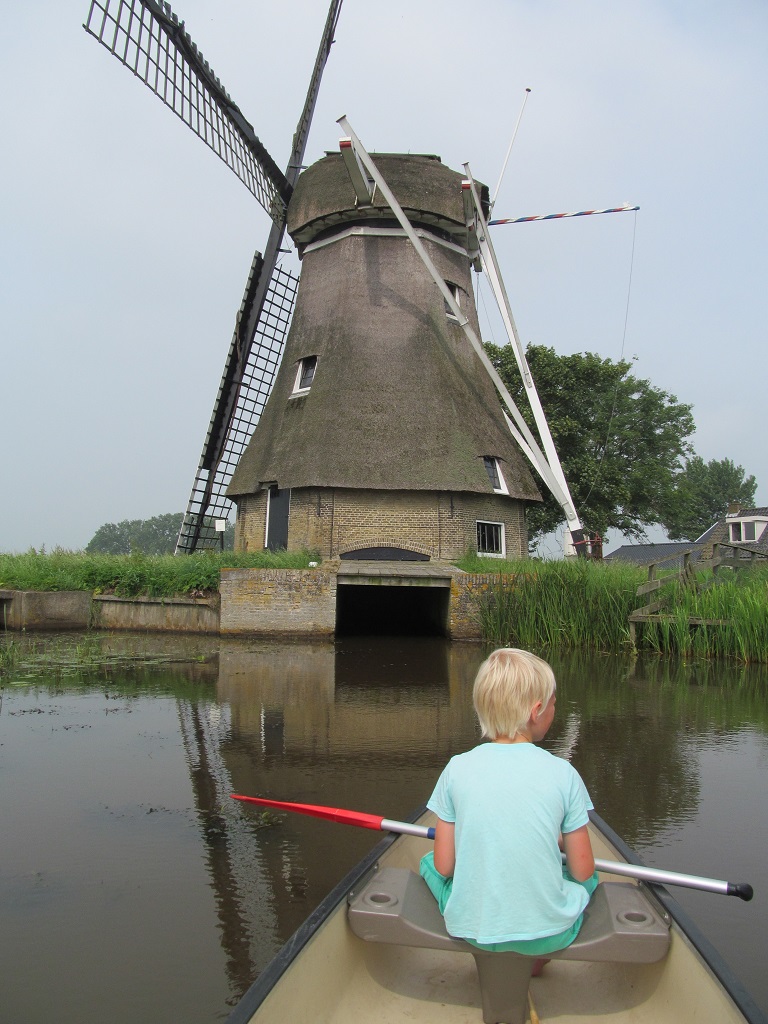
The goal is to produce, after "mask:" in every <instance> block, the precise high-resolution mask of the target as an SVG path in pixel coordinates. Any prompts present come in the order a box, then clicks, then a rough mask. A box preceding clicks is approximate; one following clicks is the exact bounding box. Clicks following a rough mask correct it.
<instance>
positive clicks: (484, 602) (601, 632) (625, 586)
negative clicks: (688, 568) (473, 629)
mask: <svg viewBox="0 0 768 1024" xmlns="http://www.w3.org/2000/svg"><path fill="white" fill-rule="evenodd" d="M457 564H458V567H459V568H460V569H463V570H464V571H465V572H471V573H491V574H494V575H495V576H497V577H498V580H497V582H492V583H491V584H490V586H489V587H488V588H487V589H486V590H485V591H481V592H480V593H479V596H478V598H477V614H478V617H479V619H480V623H481V628H482V630H483V635H484V637H485V638H486V639H487V640H489V641H491V642H492V643H497V644H508V645H510V646H513V647H526V648H531V649H534V650H537V649H541V648H564V649H577V648H582V649H585V650H593V651H614V652H619V651H622V650H628V649H629V647H630V639H629V624H628V618H629V615H630V613H631V612H632V611H634V610H635V609H636V608H638V607H639V606H640V605H642V604H643V603H645V602H646V601H651V600H660V601H661V602H662V607H661V608H660V609H659V614H661V615H665V616H668V617H667V618H665V619H664V620H663V621H660V622H649V623H647V624H645V625H644V626H643V628H642V631H641V632H640V647H641V649H644V650H647V651H649V652H654V653H656V654H663V655H676V656H679V657H684V658H702V659H703V658H708V659H734V660H737V661H741V662H762V663H766V662H768V568H762V569H742V570H739V572H738V573H732V574H729V575H724V574H722V573H721V575H720V576H719V577H717V578H715V577H714V576H713V574H712V573H711V572H706V573H700V574H698V576H697V587H696V588H693V587H682V586H680V585H679V584H678V583H676V582H670V583H667V584H664V585H663V586H662V587H661V589H660V590H659V591H658V592H657V593H654V594H649V595H648V596H647V597H641V598H638V597H636V596H635V593H636V589H637V586H638V584H640V583H644V582H645V581H646V579H647V572H646V570H645V569H642V568H638V567H636V566H631V565H627V564H622V563H610V562H605V563H604V562H591V561H588V560H586V559H574V560H570V559H569V560H567V561H559V562H540V561H537V560H535V559H530V560H528V561H521V562H502V561H500V560H498V559H491V558H479V557H478V556H476V555H468V556H467V557H465V558H464V559H462V560H461V561H460V562H459V563H457ZM694 617H696V618H701V619H718V620H724V621H725V622H726V624H725V625H703V626H696V627H691V625H690V621H689V620H690V619H691V618H694Z"/></svg>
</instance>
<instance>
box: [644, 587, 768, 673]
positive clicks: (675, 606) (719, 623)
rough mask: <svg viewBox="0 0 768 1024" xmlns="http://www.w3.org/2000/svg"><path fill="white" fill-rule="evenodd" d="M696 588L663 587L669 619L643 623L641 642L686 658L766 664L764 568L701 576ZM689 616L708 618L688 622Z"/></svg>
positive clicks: (767, 615)
mask: <svg viewBox="0 0 768 1024" xmlns="http://www.w3.org/2000/svg"><path fill="white" fill-rule="evenodd" d="M697 583H698V584H699V585H698V587H697V588H695V589H694V588H693V587H682V586H680V585H679V584H670V585H668V586H666V587H663V588H662V590H661V592H660V595H659V599H660V600H661V601H662V602H663V606H662V608H661V609H660V613H661V614H664V613H665V611H666V609H669V618H665V619H662V620H661V621H658V622H649V623H647V624H645V625H644V626H643V631H642V645H643V647H644V648H645V649H647V650H651V651H656V652H657V653H659V654H676V655H678V656H680V657H685V658H733V659H736V660H737V661H741V662H745V663H748V662H768V569H740V570H739V571H738V573H732V574H729V575H728V576H727V577H725V578H724V574H723V573H722V571H721V573H720V574H719V575H718V576H717V577H714V576H713V575H712V574H711V573H707V574H704V573H702V574H700V575H699V576H698V578H697ZM691 618H700V619H704V620H707V621H706V622H705V624H703V625H698V626H693V627H692V626H691V624H690V619H691Z"/></svg>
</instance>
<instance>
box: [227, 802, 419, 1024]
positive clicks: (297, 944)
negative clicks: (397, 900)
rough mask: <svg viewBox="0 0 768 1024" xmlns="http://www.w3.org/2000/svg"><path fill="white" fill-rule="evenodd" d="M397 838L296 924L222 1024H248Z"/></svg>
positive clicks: (373, 853)
mask: <svg viewBox="0 0 768 1024" xmlns="http://www.w3.org/2000/svg"><path fill="white" fill-rule="evenodd" d="M425 812H426V807H420V808H418V810H416V811H414V812H413V814H412V815H410V816H409V817H408V818H407V819H406V820H407V821H416V820H417V819H418V818H420V817H421V816H422V815H423V814H424V813H425ZM398 838H399V836H398V835H397V834H396V833H394V832H392V833H390V834H389V835H387V836H385V837H384V838H383V839H382V840H381V841H380V842H378V843H377V844H376V846H374V848H373V849H372V850H371V851H370V853H368V854H366V856H365V857H363V859H362V860H361V861H360V862H359V863H358V864H356V865H355V867H354V868H352V870H351V871H349V872H348V873H347V874H346V875H345V876H344V877H343V878H342V879H341V881H340V882H338V883H337V884H336V885H335V886H334V887H333V889H331V891H330V892H329V893H328V895H327V896H326V897H325V898H324V899H323V900H322V901H321V902H320V903H319V904H318V905H317V906H316V907H315V909H314V910H313V911H312V913H311V914H310V915H309V917H308V918H307V919H306V921H304V923H303V924H300V925H299V927H298V928H297V929H296V931H295V932H294V933H293V935H291V937H290V938H289V939H288V940H287V941H286V942H285V944H284V945H283V946H282V947H281V949H280V950H279V951H278V952H277V953H276V954H275V956H274V957H273V958H272V960H270V962H269V963H268V964H267V966H266V967H265V968H264V970H263V971H262V972H261V974H260V975H259V976H258V978H257V979H256V980H255V981H254V983H253V984H252V985H251V987H250V988H249V989H248V990H247V992H246V993H245V995H244V996H243V997H242V999H241V1000H240V1001H239V1003H238V1004H237V1006H235V1008H234V1010H233V1011H232V1013H231V1014H230V1015H229V1016H228V1017H227V1019H226V1021H225V1024H248V1022H249V1021H250V1020H251V1018H252V1017H253V1015H254V1013H255V1012H256V1010H257V1009H258V1008H259V1007H260V1006H261V1004H262V1003H263V1002H264V1000H265V999H266V998H267V996H268V995H269V993H270V992H271V991H272V989H273V988H274V987H275V985H276V984H277V982H278V981H279V980H280V978H281V977H282V976H283V974H285V972H286V971H287V970H288V968H289V967H290V965H291V964H292V963H293V961H294V960H295V959H296V957H297V956H298V955H299V953H301V951H302V950H303V949H304V947H305V946H306V945H307V943H308V942H309V941H310V940H311V939H312V938H313V937H314V935H315V933H316V932H317V931H318V930H319V929H320V928H321V927H322V925H323V924H324V923H325V922H326V921H327V920H328V918H329V917H330V916H331V915H332V914H333V912H334V911H335V910H336V908H337V907H338V906H339V904H340V903H342V902H344V901H346V899H347V896H348V895H349V892H350V890H351V889H354V888H355V886H356V885H358V884H359V883H360V881H361V879H363V878H364V877H365V876H366V875H367V874H369V873H370V872H371V871H372V870H373V869H374V867H375V866H376V862H377V861H378V860H379V858H380V857H381V856H382V855H383V854H384V853H385V851H386V850H388V849H389V847H390V846H392V844H393V843H394V842H396V841H397V839H398Z"/></svg>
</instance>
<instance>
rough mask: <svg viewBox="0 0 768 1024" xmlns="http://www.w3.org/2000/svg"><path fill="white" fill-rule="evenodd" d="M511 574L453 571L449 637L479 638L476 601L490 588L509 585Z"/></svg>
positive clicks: (459, 638) (512, 579) (511, 579)
mask: <svg viewBox="0 0 768 1024" xmlns="http://www.w3.org/2000/svg"><path fill="white" fill-rule="evenodd" d="M514 581H515V577H514V576H512V575H503V576H489V575H488V574H487V573H459V572H457V573H455V574H454V575H453V578H452V580H451V603H450V623H449V630H450V637H451V639H452V640H481V639H482V632H481V630H480V618H479V615H478V607H477V605H478V601H479V600H481V599H482V598H483V597H484V596H485V595H486V594H487V593H488V591H489V590H491V589H492V588H495V589H498V588H499V587H509V586H511V585H512V584H513V583H514Z"/></svg>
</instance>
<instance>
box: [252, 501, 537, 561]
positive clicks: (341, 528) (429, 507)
mask: <svg viewBox="0 0 768 1024" xmlns="http://www.w3.org/2000/svg"><path fill="white" fill-rule="evenodd" d="M266 502H267V494H266V491H262V492H259V493H258V494H253V495H248V496H245V497H243V498H241V499H240V500H239V502H238V510H237V525H236V529H235V547H236V549H237V550H238V551H260V550H262V549H263V547H264V537H265V524H266ZM478 520H486V521H489V522H500V523H503V524H504V528H505V538H506V553H507V557H509V558H525V557H527V554H528V534H527V530H526V525H525V510H524V505H523V503H522V502H520V501H517V500H515V499H513V498H508V497H506V496H504V495H496V494H488V495H485V494H467V493H462V494H445V493H441V492H437V491H357V490H344V489H336V490H329V489H324V488H323V489H321V488H317V489H315V488H306V489H300V490H294V491H292V492H291V504H290V515H289V520H288V548H289V549H290V550H300V549H302V548H306V549H309V550H312V551H318V552H319V553H320V555H321V556H322V557H323V558H337V557H339V555H341V554H343V553H346V552H350V551H355V550H356V549H359V548H368V547H400V548H406V549H407V550H409V551H417V552H419V553H420V554H424V555H427V556H429V557H430V558H443V559H455V558H460V557H461V556H462V555H463V554H464V553H465V552H466V551H467V550H469V549H471V550H475V548H476V538H477V532H476V523H477V521H478Z"/></svg>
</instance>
